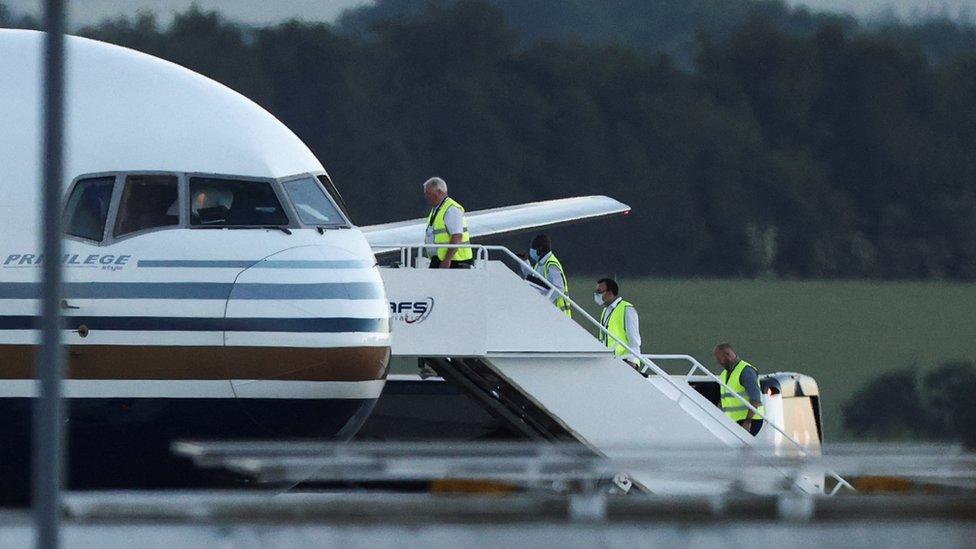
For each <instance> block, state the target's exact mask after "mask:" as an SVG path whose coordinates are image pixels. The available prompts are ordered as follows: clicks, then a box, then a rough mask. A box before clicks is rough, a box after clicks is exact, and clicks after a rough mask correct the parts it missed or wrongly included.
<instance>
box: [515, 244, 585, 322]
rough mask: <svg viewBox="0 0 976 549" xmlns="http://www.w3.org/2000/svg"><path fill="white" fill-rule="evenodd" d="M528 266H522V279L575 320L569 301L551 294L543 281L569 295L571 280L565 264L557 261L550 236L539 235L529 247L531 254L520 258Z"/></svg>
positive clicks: (554, 293) (553, 293)
mask: <svg viewBox="0 0 976 549" xmlns="http://www.w3.org/2000/svg"><path fill="white" fill-rule="evenodd" d="M520 257H522V258H523V259H524V260H525V261H526V264H524V265H522V266H521V268H522V278H524V279H526V280H528V281H529V282H531V283H533V284H534V285H535V286H536V287H537V288H539V291H540V292H541V293H542V294H543V295H549V301H551V302H552V304H553V305H555V306H556V308H557V309H559V310H560V311H562V312H563V314H564V315H566V316H568V317H569V318H573V311H572V307H571V306H570V305H569V301H567V300H565V299H563V297H562V296H560V295H559V294H557V293H556V292H550V286H549V285H547V284H546V283H545V282H543V279H545V280H546V281H548V282H549V284H551V285H552V286H551V287H552V288H556V289H558V290H559V291H560V292H562V293H564V294H566V295H567V296H568V295H569V278H567V277H566V271H565V270H564V269H563V264H562V263H560V262H559V260H558V259H556V254H554V253H553V252H552V241H551V240H550V239H549V235H545V234H538V235H536V236H535V238H533V239H532V244H531V245H530V246H529V253H528V254H526V255H524V256H520Z"/></svg>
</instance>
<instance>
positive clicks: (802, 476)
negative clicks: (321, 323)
mask: <svg viewBox="0 0 976 549" xmlns="http://www.w3.org/2000/svg"><path fill="white" fill-rule="evenodd" d="M473 247H474V248H475V250H476V254H475V265H474V268H472V269H445V270H441V269H428V268H426V263H425V261H424V258H423V257H421V256H422V254H421V253H420V248H418V247H416V246H408V245H404V246H391V249H393V248H395V249H397V250H398V251H399V252H400V255H399V261H396V262H394V263H393V266H391V267H386V268H381V269H380V271H381V273H382V278H383V281H384V284H385V286H386V291H387V296H388V298H389V300H390V308H391V317H392V319H391V322H392V325H393V328H392V331H393V344H392V353H393V356H394V358H395V359H396V358H399V359H401V360H402V359H404V358H409V359H411V360H413V359H416V360H417V361H418V363H419V364H421V365H427V366H430V367H432V368H433V369H434V370H435V371H436V372H437V373H438V374H439V375H440V377H441V378H443V379H428V380H421V378H420V377H418V376H402V375H401V376H391V377H390V379H389V380H388V382H387V387H386V389H385V390H384V396H383V397H382V398H381V399H380V404H379V408H380V410H377V411H375V412H374V415H375V416H380V417H382V415H383V410H382V407H383V404H384V400H385V399H395V398H396V397H397V395H398V393H399V394H400V395H401V396H402V395H403V394H404V393H411V394H414V395H419V396H420V397H421V398H430V399H431V402H433V400H434V399H433V396H434V395H436V394H437V393H438V392H439V390H440V388H441V387H444V388H445V389H447V387H446V386H447V385H450V386H451V387H450V390H452V391H455V392H458V390H459V389H460V390H461V391H462V392H463V393H465V396H466V397H467V398H468V399H470V400H473V401H475V402H476V403H478V404H479V405H480V406H481V407H482V408H483V409H484V410H486V411H488V412H489V413H490V414H491V416H493V418H495V420H496V421H499V422H501V423H503V424H504V425H505V427H506V428H507V429H508V430H509V431H512V432H515V433H517V434H518V435H519V437H520V438H524V439H529V440H536V441H548V442H558V443H577V444H581V445H584V446H585V447H586V448H588V449H590V450H592V451H593V452H595V453H597V454H599V455H602V456H606V457H607V458H610V459H611V460H614V459H617V460H620V461H621V462H622V463H626V462H627V461H628V460H631V461H633V460H634V457H635V456H638V455H639V456H643V458H644V460H643V461H642V465H641V466H640V467H636V468H637V469H638V470H637V471H627V475H628V477H629V479H628V480H629V481H632V482H633V485H635V486H636V487H638V489H639V490H646V491H650V492H652V493H656V494H721V493H726V492H729V491H731V490H735V489H743V488H744V489H748V490H749V491H751V492H759V493H763V492H766V493H768V492H773V491H782V490H783V489H784V488H789V489H792V490H794V491H799V492H802V493H805V494H818V493H824V492H825V490H826V491H827V492H829V493H831V494H832V493H834V492H836V491H838V490H839V489H840V488H841V487H850V485H849V484H847V483H846V481H844V480H843V479H841V478H840V477H839V476H837V475H836V474H834V473H832V472H830V471H825V470H824V469H823V468H817V467H815V466H814V467H803V466H797V463H801V464H802V463H803V461H804V460H805V459H806V458H808V457H814V456H819V454H820V450H821V442H822V427H821V424H820V413H819V394H818V390H817V385H816V382H815V381H814V380H813V379H812V378H810V377H807V376H803V375H800V374H792V373H778V374H771V375H765V376H762V388H763V405H764V407H765V411H766V413H765V420H766V422H765V425H764V427H763V429H762V431H761V432H760V433H759V435H757V436H756V437H752V436H751V435H749V434H748V433H747V432H746V431H745V430H744V429H742V427H740V426H739V425H737V424H735V423H734V422H732V421H731V420H729V419H728V418H727V417H726V415H725V414H724V413H723V412H722V410H721V409H720V408H719V407H718V406H717V403H718V399H719V394H720V393H721V387H720V386H721V381H720V380H719V378H718V377H717V376H715V375H714V374H712V373H711V372H709V370H708V369H707V368H705V367H704V366H702V365H701V364H700V363H699V362H698V361H697V360H696V359H695V358H693V357H691V356H688V355H643V356H642V357H641V360H642V362H643V363H644V364H645V365H646V366H647V367H648V368H649V370H650V372H651V375H650V376H649V377H646V378H645V377H644V376H643V375H641V374H640V373H638V372H637V371H636V370H634V369H633V368H631V367H630V366H629V365H628V364H627V363H625V362H624V361H623V360H621V359H619V358H615V357H614V356H613V353H612V351H611V350H610V349H608V348H607V347H606V346H605V345H604V344H603V343H601V342H600V341H599V339H598V338H597V337H596V336H595V335H594V334H595V333H597V332H603V333H604V334H605V335H606V337H608V338H611V339H615V338H614V337H613V336H612V335H611V334H609V333H608V332H606V331H605V330H604V329H603V327H602V326H601V325H600V323H599V322H598V321H596V320H595V319H594V318H593V317H591V316H590V315H589V314H587V313H586V311H584V310H583V309H582V308H580V307H579V305H578V304H577V303H575V302H573V301H572V300H569V302H570V303H571V305H572V308H573V318H569V317H567V316H566V315H564V314H563V313H562V312H560V311H559V310H558V309H557V308H556V307H554V306H553V305H552V304H551V302H550V300H549V296H550V295H551V292H557V293H559V290H558V289H556V288H554V287H552V286H551V285H550V286H548V287H546V288H540V287H537V286H533V285H532V284H530V283H528V282H526V280H524V279H523V278H522V277H521V276H520V275H519V274H516V272H515V271H514V270H513V269H512V268H511V265H515V266H516V267H515V268H516V269H517V268H518V264H517V263H516V262H519V261H520V259H519V258H518V257H517V256H515V254H513V253H512V252H511V251H510V250H508V249H507V248H504V247H501V246H473ZM543 282H544V283H546V282H545V281H543ZM546 284H547V283H546ZM561 295H562V294H561ZM563 297H564V298H566V299H568V296H565V295H563ZM578 322H579V323H578ZM581 323H582V325H581ZM584 326H586V327H584ZM587 327H588V328H589V330H588V329H587ZM618 342H619V341H618ZM619 343H621V344H622V343H623V342H619ZM662 361H684V362H687V363H689V364H690V365H691V368H690V370H689V371H688V372H687V374H684V375H671V374H668V373H667V372H666V371H665V370H664V369H662V368H661V367H660V366H659V365H658V362H662ZM445 381H446V382H445ZM418 386H420V387H422V388H423V389H422V390H420V391H418V390H417V387H418ZM424 395H426V397H425V396H424ZM743 403H745V404H746V405H747V406H748V405H749V403H748V402H746V401H745V400H743ZM415 404H417V403H415ZM416 407H417V406H415V408H416ZM419 407H422V408H425V409H426V408H427V406H425V405H424V404H423V403H421V404H420V406H419ZM432 409H434V410H435V413H437V414H441V415H442V416H450V415H451V414H452V412H451V411H450V410H444V409H440V410H437V409H436V406H435V407H432ZM401 419H402V418H401ZM369 427H370V426H369V425H367V426H366V429H367V430H369ZM709 456H712V457H714V456H725V457H720V460H719V461H718V462H716V460H715V459H712V458H710V457H709ZM648 459H650V461H652V462H653V464H654V465H653V466H648ZM723 460H728V461H727V462H726V461H723ZM629 484H630V483H629V482H628V486H629Z"/></svg>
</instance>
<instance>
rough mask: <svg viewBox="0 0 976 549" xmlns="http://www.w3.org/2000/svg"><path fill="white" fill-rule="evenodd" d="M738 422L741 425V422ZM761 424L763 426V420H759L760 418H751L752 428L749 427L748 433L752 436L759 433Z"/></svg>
mask: <svg viewBox="0 0 976 549" xmlns="http://www.w3.org/2000/svg"><path fill="white" fill-rule="evenodd" d="M738 424H739V425H742V422H741V421H739V422H738ZM762 426H763V420H761V419H754V420H752V428H751V429H749V434H750V435H752V436H756V435H758V434H759V430H760V429H762Z"/></svg>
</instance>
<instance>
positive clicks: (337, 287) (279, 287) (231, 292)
mask: <svg viewBox="0 0 976 549" xmlns="http://www.w3.org/2000/svg"><path fill="white" fill-rule="evenodd" d="M40 296H41V284H38V283H33V282H8V283H3V284H0V299H39V298H40ZM64 296H65V298H70V299H381V298H382V297H383V290H382V287H381V286H380V285H379V284H375V283H372V282H327V283H317V284H261V283H238V284H233V283H223V282H69V283H66V284H65V285H64Z"/></svg>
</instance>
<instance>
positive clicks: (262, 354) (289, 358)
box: [0, 345, 390, 381]
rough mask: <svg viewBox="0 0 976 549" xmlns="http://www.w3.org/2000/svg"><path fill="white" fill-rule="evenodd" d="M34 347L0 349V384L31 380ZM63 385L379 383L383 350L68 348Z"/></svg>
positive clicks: (382, 375) (384, 357)
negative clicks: (117, 381) (79, 382)
mask: <svg viewBox="0 0 976 549" xmlns="http://www.w3.org/2000/svg"><path fill="white" fill-rule="evenodd" d="M34 348H35V347H34V346H32V345H0V380H2V379H31V378H33V377H34ZM67 354H68V370H67V372H66V375H65V377H66V379H175V380H194V379H269V380H270V379H274V380H283V381H369V380H374V379H384V378H385V377H386V372H387V368H388V365H389V358H390V349H389V348H388V347H340V348H331V349H323V348H303V347H218V346H213V347H191V346H184V347H180V346H135V345H133V346H128V345H71V346H69V347H68V352H67Z"/></svg>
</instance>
